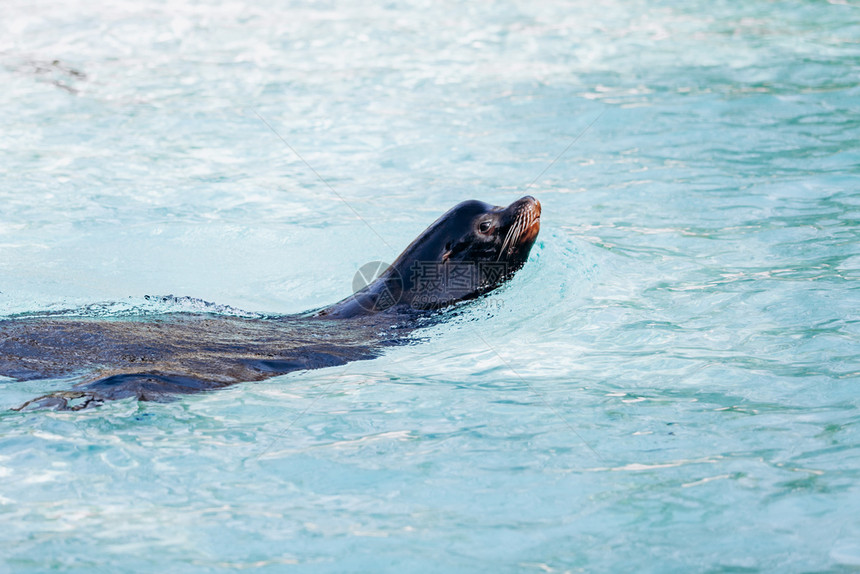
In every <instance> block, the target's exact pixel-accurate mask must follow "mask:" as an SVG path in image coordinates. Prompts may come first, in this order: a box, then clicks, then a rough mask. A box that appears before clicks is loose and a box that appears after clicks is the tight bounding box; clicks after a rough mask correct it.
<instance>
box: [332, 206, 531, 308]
mask: <svg viewBox="0 0 860 574" xmlns="http://www.w3.org/2000/svg"><path fill="white" fill-rule="evenodd" d="M540 214H541V206H540V202H538V201H537V200H536V199H535V198H533V197H531V196H526V197H523V198H522V199H519V200H517V201H515V202H513V203H512V204H510V205H509V206H507V207H501V206H494V205H490V204H488V203H484V202H482V201H476V200H470V201H464V202H462V203H460V204H458V205H456V206H454V207H453V208H451V209H450V210H449V211H447V212H446V213H445V214H444V215H442V216H441V217H440V218H439V219H437V220H436V221H435V222H434V223H433V224H432V225H430V227H428V228H427V229H426V230H425V231H424V232H423V233H422V234H421V235H419V236H418V237H417V238H416V239H415V240H414V241H413V242H412V243H411V244H410V245H409V247H407V248H406V249H405V250H404V251H403V253H401V254H400V256H399V257H398V258H397V259H395V261H394V263H392V264H391V265H390V266H389V267H388V268H387V269H386V270H385V271H384V272H383V273H382V274H381V275H380V276H379V277H378V278H377V279H376V280H375V281H373V282H372V283H371V284H369V285H368V286H367V287H365V288H363V289H361V290H359V291H357V292H356V293H354V294H353V295H352V296H351V297H348V298H347V299H344V300H343V301H341V302H339V303H337V304H335V305H333V306H332V307H329V308H327V309H324V310H323V311H321V312H320V314H322V315H330V316H344V317H347V316H353V315H358V314H369V313H376V312H379V311H386V310H389V309H393V310H404V309H412V310H425V309H438V308H441V307H445V306H447V305H450V304H452V303H456V302H457V301H462V300H465V299H472V298H474V297H478V296H479V295H482V294H484V293H486V292H488V291H491V290H492V289H495V288H496V287H498V286H499V285H501V284H502V283H503V282H504V281H505V280H507V279H509V278H510V277H511V276H512V275H513V274H514V273H515V272H516V271H517V270H519V269H520V268H521V267H522V266H523V264H524V263H525V262H526V259H527V258H528V255H529V252H530V251H531V248H532V246H533V245H534V242H535V239H536V238H537V235H538V231H540Z"/></svg>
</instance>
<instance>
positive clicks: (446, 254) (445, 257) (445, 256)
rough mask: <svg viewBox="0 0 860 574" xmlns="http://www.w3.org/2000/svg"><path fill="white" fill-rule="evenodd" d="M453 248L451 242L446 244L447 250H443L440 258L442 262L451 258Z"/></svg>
mask: <svg viewBox="0 0 860 574" xmlns="http://www.w3.org/2000/svg"><path fill="white" fill-rule="evenodd" d="M452 251H453V249H452V248H451V242H450V241H449V242H448V243H446V244H445V251H443V252H442V256H441V257H440V258H439V262H440V263H445V262H446V261H448V259H450V258H451V252H452Z"/></svg>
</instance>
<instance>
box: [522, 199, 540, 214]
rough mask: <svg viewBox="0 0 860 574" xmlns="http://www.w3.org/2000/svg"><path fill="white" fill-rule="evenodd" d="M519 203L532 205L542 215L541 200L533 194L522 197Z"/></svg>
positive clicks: (536, 212)
mask: <svg viewBox="0 0 860 574" xmlns="http://www.w3.org/2000/svg"><path fill="white" fill-rule="evenodd" d="M518 203H525V204H528V205H529V206H531V208H532V210H533V211H534V212H535V214H536V215H537V216H538V217H540V202H539V201H538V200H536V199H535V198H534V197H532V196H531V195H527V196H525V197H524V198H522V199H520V201H519V202H518Z"/></svg>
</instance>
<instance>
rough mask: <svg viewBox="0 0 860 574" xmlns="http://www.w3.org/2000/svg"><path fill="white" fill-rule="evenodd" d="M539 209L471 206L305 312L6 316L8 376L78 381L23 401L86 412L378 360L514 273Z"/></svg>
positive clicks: (0, 344) (2, 349) (530, 241)
mask: <svg viewBox="0 0 860 574" xmlns="http://www.w3.org/2000/svg"><path fill="white" fill-rule="evenodd" d="M540 212H541V208H540V203H539V202H538V201H537V200H535V199H534V198H532V197H531V196H526V197H524V198H522V199H520V200H518V201H515V202H514V203H512V204H511V205H509V206H508V207H498V206H492V205H489V204H487V203H483V202H480V201H474V200H473V201H465V202H463V203H460V204H459V205H457V206H455V207H454V208H452V209H451V210H449V211H448V212H447V213H445V214H444V215H442V216H441V217H440V218H439V219H437V220H436V221H435V222H434V223H433V224H432V225H431V226H430V227H428V228H427V229H426V230H425V231H424V233H422V234H421V235H419V236H418V237H417V238H416V239H415V240H414V241H413V242H412V243H411V244H410V245H409V246H408V247H407V248H406V249H405V250H404V251H403V253H402V254H401V255H400V256H399V257H398V258H397V259H396V260H395V261H394V263H392V264H391V265H390V266H389V267H388V268H387V269H386V270H385V271H384V272H383V273H382V274H381V275H380V276H379V277H378V278H376V279H375V280H374V281H373V282H371V283H370V284H369V285H367V286H366V287H365V288H363V289H361V290H359V291H357V292H356V293H354V294H353V295H351V296H349V297H347V298H346V299H344V300H342V301H339V302H338V303H335V304H334V305H331V306H329V307H326V308H323V309H320V310H317V311H312V312H308V313H304V314H299V315H285V316H276V317H267V318H253V319H249V318H241V317H231V316H222V315H212V314H202V313H172V314H164V315H160V316H157V317H137V318H132V319H130V318H114V319H108V320H104V319H98V320H95V319H87V318H50V317H38V318H26V317H17V318H10V319H6V320H0V376H4V377H10V378H12V379H17V380H36V379H48V378H51V379H54V378H62V377H69V378H72V379H73V380H75V381H77V384H76V385H75V386H74V387H73V389H72V390H70V391H60V392H54V393H51V394H49V395H46V396H43V397H39V398H37V399H34V400H32V401H29V402H28V403H25V404H24V405H22V406H21V407H19V409H28V410H29V409H34V408H55V409H71V410H78V409H82V408H87V407H90V406H95V405H98V404H101V403H102V402H104V401H106V400H113V399H122V398H128V397H136V398H137V399H139V400H154V401H165V400H170V399H171V398H173V397H174V396H175V395H176V394H178V393H195V392H201V391H206V390H211V389H216V388H220V387H224V386H228V385H231V384H235V383H238V382H243V381H259V380H263V379H267V378H269V377H273V376H277V375H282V374H285V373H289V372H292V371H297V370H308V369H317V368H322V367H329V366H335V365H342V364H345V363H348V362H350V361H356V360H363V359H371V358H374V357H377V356H379V355H380V354H381V352H382V351H383V350H384V348H385V347H386V346H390V345H394V344H398V343H402V342H404V341H405V340H408V339H407V337H408V335H409V334H410V333H411V331H412V330H414V329H415V328H416V327H417V326H419V325H420V324H421V323H422V321H421V319H422V318H425V319H426V318H427V317H429V316H430V315H431V314H432V311H435V310H437V309H441V308H444V307H446V306H448V305H450V304H452V303H455V302H458V301H462V300H466V299H472V298H475V297H478V296H480V295H482V294H484V293H487V292H489V291H491V290H493V289H495V288H496V287H498V286H499V285H501V284H502V283H503V282H504V281H506V280H507V279H508V278H510V277H511V276H512V275H513V273H515V272H516V271H517V270H519V269H520V268H521V267H522V266H523V264H524V263H525V261H526V259H527V258H528V255H529V251H530V250H531V248H532V245H534V242H535V239H536V238H537V234H538V231H539V230H540Z"/></svg>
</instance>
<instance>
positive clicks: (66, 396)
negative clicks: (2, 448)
mask: <svg viewBox="0 0 860 574" xmlns="http://www.w3.org/2000/svg"><path fill="white" fill-rule="evenodd" d="M102 403H104V398H102V397H99V396H98V395H96V394H95V393H86V392H80V391H57V392H54V393H49V394H47V395H43V396H41V397H37V398H35V399H31V400H29V401H27V402H26V403H24V404H23V405H21V406H20V407H13V408H12V410H13V411H40V410H52V411H80V410H83V409H88V408H91V407H97V406H99V405H101V404H102Z"/></svg>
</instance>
